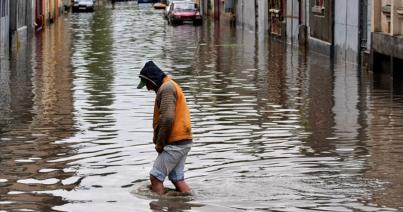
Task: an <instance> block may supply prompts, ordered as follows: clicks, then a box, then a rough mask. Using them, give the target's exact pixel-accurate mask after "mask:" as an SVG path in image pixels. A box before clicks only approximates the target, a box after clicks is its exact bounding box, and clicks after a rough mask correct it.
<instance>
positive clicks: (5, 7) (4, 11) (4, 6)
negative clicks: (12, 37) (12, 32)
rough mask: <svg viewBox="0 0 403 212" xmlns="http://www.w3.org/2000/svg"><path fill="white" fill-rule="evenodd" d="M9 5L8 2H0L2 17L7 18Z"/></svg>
mask: <svg viewBox="0 0 403 212" xmlns="http://www.w3.org/2000/svg"><path fill="white" fill-rule="evenodd" d="M7 10H8V5H7V0H0V17H5V16H7V15H8V11H7Z"/></svg>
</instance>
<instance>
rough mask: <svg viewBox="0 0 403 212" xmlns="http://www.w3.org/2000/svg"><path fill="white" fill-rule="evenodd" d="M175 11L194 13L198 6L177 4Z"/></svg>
mask: <svg viewBox="0 0 403 212" xmlns="http://www.w3.org/2000/svg"><path fill="white" fill-rule="evenodd" d="M174 10H177V11H194V10H196V4H193V3H176V4H175V5H174Z"/></svg>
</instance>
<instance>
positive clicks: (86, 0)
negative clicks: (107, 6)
mask: <svg viewBox="0 0 403 212" xmlns="http://www.w3.org/2000/svg"><path fill="white" fill-rule="evenodd" d="M80 3H85V4H92V0H81V1H80Z"/></svg>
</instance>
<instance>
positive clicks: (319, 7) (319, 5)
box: [312, 0, 325, 16]
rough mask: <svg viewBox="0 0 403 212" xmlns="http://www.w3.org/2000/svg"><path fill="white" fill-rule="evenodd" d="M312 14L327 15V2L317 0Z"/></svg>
mask: <svg viewBox="0 0 403 212" xmlns="http://www.w3.org/2000/svg"><path fill="white" fill-rule="evenodd" d="M312 13H313V14H315V15H318V16H324V15H325V0H315V4H314V6H313V7H312Z"/></svg>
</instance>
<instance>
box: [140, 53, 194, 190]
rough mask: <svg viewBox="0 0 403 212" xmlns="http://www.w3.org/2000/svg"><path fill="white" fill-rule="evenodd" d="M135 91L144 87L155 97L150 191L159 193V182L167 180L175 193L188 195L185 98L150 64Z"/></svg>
mask: <svg viewBox="0 0 403 212" xmlns="http://www.w3.org/2000/svg"><path fill="white" fill-rule="evenodd" d="M139 77H140V79H141V81H140V84H139V85H138V86H137V88H138V89H141V88H143V87H144V86H146V87H147V89H148V90H153V91H155V93H156V94H157V95H156V97H155V104H154V117H153V129H154V137H153V142H154V144H155V150H156V151H157V152H158V156H157V159H156V160H155V162H154V165H153V168H152V169H151V171H150V181H151V188H152V190H153V191H154V192H156V193H158V194H163V193H164V191H165V189H164V185H163V182H164V180H165V178H166V177H167V176H168V179H169V180H170V181H171V182H172V183H173V184H174V185H175V187H176V190H178V191H180V192H183V193H190V188H189V186H188V185H187V184H186V182H185V178H184V168H185V160H186V157H187V155H188V152H189V151H190V148H191V146H192V130H191V123H190V113H189V109H188V107H187V104H186V98H185V95H184V94H183V91H182V89H181V87H179V85H178V84H177V83H176V82H175V81H173V80H172V79H171V77H170V76H168V75H166V74H165V73H164V72H163V71H162V70H161V69H159V68H158V67H157V66H156V65H155V64H154V63H153V62H152V61H149V62H147V63H146V64H145V65H144V67H143V68H142V69H141V71H140V75H139Z"/></svg>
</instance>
